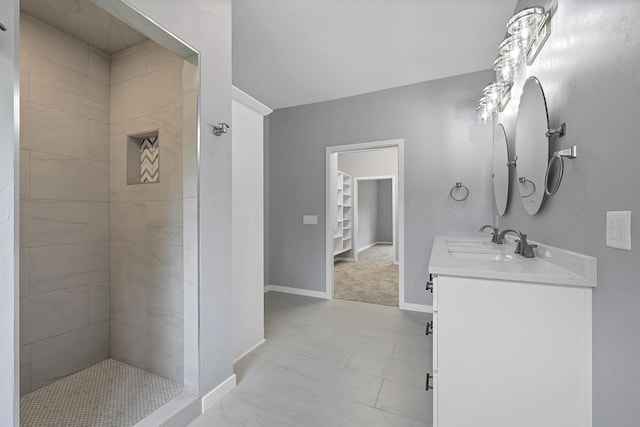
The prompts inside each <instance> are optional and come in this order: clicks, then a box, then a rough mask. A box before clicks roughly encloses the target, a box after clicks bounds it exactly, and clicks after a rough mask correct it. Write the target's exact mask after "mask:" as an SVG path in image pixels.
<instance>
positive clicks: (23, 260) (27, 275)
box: [20, 248, 31, 297]
mask: <svg viewBox="0 0 640 427" xmlns="http://www.w3.org/2000/svg"><path fill="white" fill-rule="evenodd" d="M30 287H31V250H30V249H29V248H20V297H26V296H29V294H30V292H31V289H30Z"/></svg>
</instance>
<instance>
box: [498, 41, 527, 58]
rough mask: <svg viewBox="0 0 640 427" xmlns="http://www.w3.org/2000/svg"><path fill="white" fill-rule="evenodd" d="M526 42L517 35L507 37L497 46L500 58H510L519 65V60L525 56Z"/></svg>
mask: <svg viewBox="0 0 640 427" xmlns="http://www.w3.org/2000/svg"><path fill="white" fill-rule="evenodd" d="M527 44H528V41H527V40H525V39H523V38H522V37H520V36H519V35H513V36H509V37H507V38H506V39H504V40H503V41H502V43H500V46H498V52H499V53H500V56H504V57H506V58H510V59H512V60H513V61H515V62H516V63H520V60H521V59H522V57H523V56H524V54H525V51H526V49H527Z"/></svg>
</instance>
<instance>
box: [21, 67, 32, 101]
mask: <svg viewBox="0 0 640 427" xmlns="http://www.w3.org/2000/svg"><path fill="white" fill-rule="evenodd" d="M30 80H31V78H30V73H28V72H25V71H20V102H28V101H29V99H30V98H31V85H30V84H29V82H30Z"/></svg>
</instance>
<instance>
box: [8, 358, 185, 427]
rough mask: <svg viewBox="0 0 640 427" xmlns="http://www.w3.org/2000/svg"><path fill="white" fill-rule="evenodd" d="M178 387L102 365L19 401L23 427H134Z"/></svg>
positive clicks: (119, 366) (113, 363)
mask: <svg viewBox="0 0 640 427" xmlns="http://www.w3.org/2000/svg"><path fill="white" fill-rule="evenodd" d="M183 391H184V387H183V385H182V384H179V383H177V382H174V381H172V380H169V379H167V378H164V377H161V376H159V375H155V374H152V373H150V372H147V371H145V370H142V369H139V368H135V367H133V366H130V365H127V364H126V363H122V362H118V361H116V360H113V359H106V360H103V361H102V362H99V363H97V364H95V365H93V366H91V367H89V368H86V369H83V370H82V371H79V372H76V373H75V374H72V375H69V376H67V377H64V378H62V379H60V380H58V381H56V382H54V383H51V384H49V385H47V386H45V387H42V388H40V389H38V390H36V391H34V392H32V393H29V394H27V395H25V396H23V397H22V398H21V399H20V426H21V427H54V426H55V427H58V426H65V427H132V426H134V425H135V424H136V423H138V422H139V421H141V420H143V419H144V418H145V417H147V416H148V415H150V414H151V413H152V412H154V411H156V410H157V409H159V408H160V407H161V406H163V405H164V404H166V403H168V402H169V401H171V400H172V399H174V398H175V397H177V396H178V395H180V394H182V393H183Z"/></svg>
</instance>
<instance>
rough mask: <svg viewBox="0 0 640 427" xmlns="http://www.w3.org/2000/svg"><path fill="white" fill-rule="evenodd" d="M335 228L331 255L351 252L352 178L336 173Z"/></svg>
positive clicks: (342, 173)
mask: <svg viewBox="0 0 640 427" xmlns="http://www.w3.org/2000/svg"><path fill="white" fill-rule="evenodd" d="M336 191H337V194H336V227H335V230H334V233H333V254H334V255H339V254H341V253H344V252H347V251H349V250H351V246H352V244H351V242H352V239H351V236H352V225H353V220H352V217H353V200H352V199H353V178H352V177H351V176H350V175H347V174H346V173H344V172H341V171H337V176H336Z"/></svg>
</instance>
